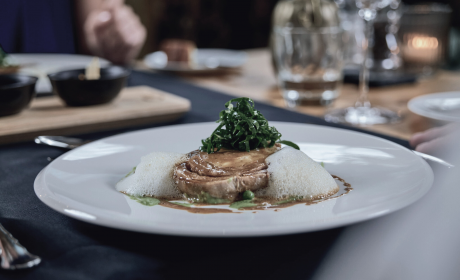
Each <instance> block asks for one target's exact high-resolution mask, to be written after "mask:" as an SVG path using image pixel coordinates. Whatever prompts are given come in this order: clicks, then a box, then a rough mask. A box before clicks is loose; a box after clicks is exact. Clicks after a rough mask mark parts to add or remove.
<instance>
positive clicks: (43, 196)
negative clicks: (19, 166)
mask: <svg viewBox="0 0 460 280" xmlns="http://www.w3.org/2000/svg"><path fill="white" fill-rule="evenodd" d="M270 123H271V124H286V125H306V126H314V127H321V128H326V129H332V130H340V131H344V132H348V133H351V134H360V135H363V136H365V137H370V138H375V139H378V140H380V141H384V142H387V143H389V144H391V145H393V146H396V147H398V148H402V149H403V150H406V151H407V152H409V153H412V151H411V150H410V149H407V148H406V147H404V146H402V145H399V144H397V143H395V142H392V141H390V140H387V139H384V138H381V137H378V136H374V135H370V134H367V133H363V132H358V131H353V130H349V129H345V128H336V127H329V126H323V125H316V124H305V123H296V122H275V121H273V122H270ZM206 124H208V125H209V124H215V122H200V123H191V124H175V125H168V126H161V127H155V128H146V129H141V130H136V131H131V132H125V133H121V134H117V135H112V136H109V137H104V138H101V139H98V140H96V141H94V142H97V141H103V140H107V139H111V138H116V137H119V136H122V135H128V134H133V133H142V132H145V131H149V130H158V129H174V128H176V127H180V126H193V125H198V126H199V125H206ZM94 142H91V143H94ZM84 146H85V145H83V146H81V147H78V148H76V149H74V150H77V149H81V148H83V147H84ZM70 152H71V151H70ZM66 155H67V152H66V153H63V154H62V155H61V156H59V157H58V158H57V159H59V158H61V157H64V156H66ZM414 156H416V155H415V154H414ZM416 157H417V158H418V160H419V162H420V163H421V165H422V167H423V169H424V171H425V172H424V174H425V176H426V180H425V181H424V183H423V185H422V186H420V187H419V188H418V189H417V191H416V193H415V194H414V195H412V196H411V197H410V199H404V200H403V201H399V202H398V201H396V200H398V199H395V201H393V204H392V205H393V206H392V207H391V209H387V210H385V211H379V212H377V213H373V214H368V215H366V217H362V216H353V215H352V216H346V217H344V218H341V219H340V220H335V221H334V222H333V223H323V224H315V225H307V226H299V227H296V228H295V229H293V228H288V229H286V228H285V227H281V228H275V229H273V228H272V229H270V231H268V232H266V231H265V229H262V230H259V229H257V230H255V231H251V232H228V233H226V232H225V231H224V232H217V231H212V232H210V231H200V230H196V231H188V232H184V231H171V230H170V229H167V228H166V229H164V228H161V227H152V226H151V225H148V226H144V225H139V224H134V223H132V224H129V223H115V224H114V223H113V220H108V219H105V218H102V219H101V218H100V217H99V218H97V219H88V218H86V217H84V216H80V215H75V214H72V212H66V211H65V210H66V209H67V210H73V209H74V210H77V211H78V209H75V207H70V208H66V207H67V206H65V204H64V203H62V202H61V201H59V200H57V199H55V198H54V197H52V196H49V192H50V191H49V189H47V188H46V186H45V183H44V182H41V181H43V180H44V174H45V172H46V170H47V168H49V166H50V165H51V164H52V163H51V164H49V165H48V166H46V167H45V168H43V169H42V170H41V171H40V172H39V174H38V175H37V177H36V178H35V180H34V192H35V194H36V195H37V197H38V198H39V200H40V201H41V202H43V203H44V204H45V205H47V206H48V207H50V208H52V209H53V210H55V211H57V212H58V213H60V214H63V215H66V216H68V217H70V218H74V219H77V220H80V221H84V222H88V223H91V224H95V225H99V226H104V227H108V228H115V229H122V230H128V231H133V232H142V233H148V234H162V235H171V236H188V237H224V238H225V237H257V236H276V235H286V234H298V233H306V232H313V231H320V230H326V229H332V228H337V227H342V226H346V225H352V224H355V223H358V222H364V221H367V220H370V219H374V218H377V217H381V216H384V215H387V214H389V213H393V212H395V211H398V210H400V209H402V208H404V207H406V206H409V205H411V204H412V203H414V202H416V201H417V200H419V199H420V198H421V197H423V196H424V195H425V194H426V193H427V192H428V191H429V190H430V188H431V187H432V185H433V182H434V173H433V170H432V168H431V167H430V165H429V164H428V163H427V162H426V161H425V160H423V159H422V158H420V157H418V156H416ZM399 200H400V198H399Z"/></svg>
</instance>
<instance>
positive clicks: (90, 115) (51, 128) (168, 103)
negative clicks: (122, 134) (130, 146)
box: [0, 86, 190, 144]
mask: <svg viewBox="0 0 460 280" xmlns="http://www.w3.org/2000/svg"><path fill="white" fill-rule="evenodd" d="M189 110H190V101H189V100H188V99H185V98H182V97H179V96H176V95H173V94H171V93H167V92H164V91H160V90H158V89H154V88H150V87H146V86H139V87H129V88H125V89H123V90H122V91H121V92H120V95H119V96H118V97H117V98H116V99H115V100H114V101H112V102H111V103H109V104H104V105H98V106H87V107H67V106H65V105H64V103H63V102H62V101H61V99H60V98H59V97H57V96H51V97H41V98H36V99H34V100H33V101H32V102H31V105H30V107H29V108H28V109H26V110H24V111H23V112H21V113H20V114H18V115H13V116H8V117H1V118H0V144H7V143H14V142H21V141H28V140H32V139H34V138H35V137H37V136H39V135H71V134H80V133H88V132H95V131H103V130H111V129H117V128H125V127H130V126H139V125H147V124H154V123H159V122H167V121H173V120H175V119H178V118H179V117H180V116H182V115H183V114H185V113H186V112H188V111H189Z"/></svg>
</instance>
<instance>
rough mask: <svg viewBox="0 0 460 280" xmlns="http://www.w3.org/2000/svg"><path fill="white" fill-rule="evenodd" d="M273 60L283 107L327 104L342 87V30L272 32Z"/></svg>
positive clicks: (277, 28)
mask: <svg viewBox="0 0 460 280" xmlns="http://www.w3.org/2000/svg"><path fill="white" fill-rule="evenodd" d="M273 47H274V49H273V51H274V59H275V63H276V69H277V75H278V82H279V86H280V88H281V91H282V94H283V97H284V100H285V102H286V105H287V106H289V107H295V106H297V105H302V104H318V103H319V104H322V105H327V104H330V103H331V102H332V101H333V100H335V99H336V98H337V97H338V95H339V89H340V86H341V84H342V80H343V76H342V49H343V43H342V29H341V28H340V27H339V26H332V27H315V28H306V27H280V26H277V27H275V28H274V46H273Z"/></svg>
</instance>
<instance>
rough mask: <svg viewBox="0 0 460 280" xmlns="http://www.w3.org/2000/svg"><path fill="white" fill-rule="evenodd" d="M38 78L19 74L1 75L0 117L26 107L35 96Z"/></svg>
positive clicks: (15, 112)
mask: <svg viewBox="0 0 460 280" xmlns="http://www.w3.org/2000/svg"><path fill="white" fill-rule="evenodd" d="M37 80H38V78H36V77H32V76H26V75H19V74H7V75H0V117H2V116H9V115H14V114H17V113H19V112H21V111H22V110H23V109H24V108H26V107H27V106H28V105H29V103H30V101H31V100H32V99H33V98H34V96H35V83H36V82H37Z"/></svg>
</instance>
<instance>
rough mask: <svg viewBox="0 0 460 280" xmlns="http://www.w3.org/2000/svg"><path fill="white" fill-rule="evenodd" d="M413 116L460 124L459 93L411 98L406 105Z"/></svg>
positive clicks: (443, 93)
mask: <svg viewBox="0 0 460 280" xmlns="http://www.w3.org/2000/svg"><path fill="white" fill-rule="evenodd" d="M407 106H408V107H409V110H411V111H412V112H414V113H415V114H418V115H421V116H424V117H427V118H430V119H435V120H438V121H446V122H460V91H451V92H442V93H433V94H427V95H422V96H419V97H415V98H412V99H411V100H410V101H409V103H408V104H407Z"/></svg>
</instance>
